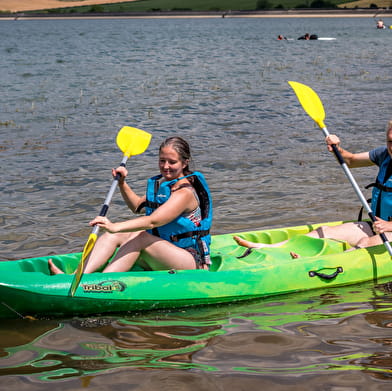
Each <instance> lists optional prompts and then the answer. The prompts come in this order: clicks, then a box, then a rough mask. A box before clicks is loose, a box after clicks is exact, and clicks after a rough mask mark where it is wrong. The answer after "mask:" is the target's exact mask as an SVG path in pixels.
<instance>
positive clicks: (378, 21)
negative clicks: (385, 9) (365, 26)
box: [376, 19, 385, 29]
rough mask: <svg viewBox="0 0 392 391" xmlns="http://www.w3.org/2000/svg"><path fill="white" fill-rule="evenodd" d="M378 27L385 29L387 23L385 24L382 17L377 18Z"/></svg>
mask: <svg viewBox="0 0 392 391" xmlns="http://www.w3.org/2000/svg"><path fill="white" fill-rule="evenodd" d="M376 28H378V29H385V24H384V21H383V20H382V19H379V20H377V25H376Z"/></svg>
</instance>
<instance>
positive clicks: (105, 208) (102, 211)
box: [99, 204, 109, 216]
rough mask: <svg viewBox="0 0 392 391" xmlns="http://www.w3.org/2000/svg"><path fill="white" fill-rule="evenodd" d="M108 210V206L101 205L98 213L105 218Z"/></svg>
mask: <svg viewBox="0 0 392 391" xmlns="http://www.w3.org/2000/svg"><path fill="white" fill-rule="evenodd" d="M108 210H109V205H106V204H104V205H102V209H101V211H100V212H99V215H100V216H106V213H108Z"/></svg>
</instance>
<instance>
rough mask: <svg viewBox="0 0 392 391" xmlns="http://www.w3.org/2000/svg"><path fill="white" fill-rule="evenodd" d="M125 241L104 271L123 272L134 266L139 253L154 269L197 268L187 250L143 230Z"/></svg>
mask: <svg viewBox="0 0 392 391" xmlns="http://www.w3.org/2000/svg"><path fill="white" fill-rule="evenodd" d="M135 234H136V235H134V237H132V238H131V239H130V240H128V241H127V242H126V243H124V244H123V245H122V246H121V247H120V249H119V250H118V252H117V254H116V255H115V257H114V258H113V260H112V261H111V262H110V264H109V265H108V266H106V268H105V270H104V272H122V271H127V270H129V269H131V268H132V266H133V265H134V264H135V262H136V261H137V259H138V257H139V255H141V258H142V259H143V262H144V263H146V264H147V265H148V266H149V267H150V268H151V269H152V270H167V269H178V270H186V269H195V268H196V263H195V260H194V258H193V256H192V255H191V254H190V253H189V252H188V251H186V250H184V249H182V248H180V247H177V246H175V245H174V244H172V243H169V242H168V241H166V240H163V239H161V238H158V237H156V236H153V235H151V234H149V233H148V232H145V231H141V232H137V233H135Z"/></svg>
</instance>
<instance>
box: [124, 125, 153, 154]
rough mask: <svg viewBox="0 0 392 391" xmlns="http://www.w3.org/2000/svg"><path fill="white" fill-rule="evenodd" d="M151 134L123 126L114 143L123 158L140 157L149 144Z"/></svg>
mask: <svg viewBox="0 0 392 391" xmlns="http://www.w3.org/2000/svg"><path fill="white" fill-rule="evenodd" d="M150 140H151V134H150V133H147V132H145V131H144V130H141V129H138V128H132V127H131V126H124V127H122V128H121V130H120V131H119V132H118V134H117V138H116V142H117V145H118V147H119V148H120V149H121V151H123V153H124V155H125V156H128V157H130V156H134V155H140V154H141V153H143V152H144V151H145V150H146V149H147V147H148V145H149V144H150Z"/></svg>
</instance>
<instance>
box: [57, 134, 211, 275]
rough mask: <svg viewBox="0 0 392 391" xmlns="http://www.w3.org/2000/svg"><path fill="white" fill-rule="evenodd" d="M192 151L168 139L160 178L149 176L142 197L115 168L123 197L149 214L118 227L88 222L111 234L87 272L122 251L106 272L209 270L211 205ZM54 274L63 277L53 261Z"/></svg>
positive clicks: (103, 219) (161, 158) (178, 140)
mask: <svg viewBox="0 0 392 391" xmlns="http://www.w3.org/2000/svg"><path fill="white" fill-rule="evenodd" d="M190 161H191V152H190V148H189V145H188V143H187V142H186V141H185V140H184V139H182V138H180V137H171V138H168V139H167V140H165V141H164V142H163V143H162V144H161V146H160V148H159V170H160V175H157V176H155V177H153V178H150V179H149V180H148V182H147V192H146V195H144V196H138V195H137V194H136V193H134V192H133V190H132V189H131V188H130V186H129V185H128V184H127V183H126V180H125V179H126V176H127V174H128V172H127V170H126V168H125V167H119V168H117V169H113V170H112V175H113V177H115V176H116V174H117V173H120V174H121V179H120V180H119V187H120V190H121V195H122V197H123V199H124V201H125V203H126V204H127V205H128V207H129V208H130V209H131V210H132V212H134V213H138V212H139V211H140V210H141V209H143V208H144V209H145V213H146V214H145V216H142V217H138V218H135V219H132V220H127V221H123V222H118V223H112V222H111V221H110V220H109V219H108V218H106V217H102V216H98V217H96V218H95V219H93V220H92V221H91V222H90V225H91V226H95V225H99V227H101V228H104V229H105V230H106V231H107V232H105V233H104V234H103V235H101V236H100V237H99V238H98V240H97V242H96V244H95V246H94V248H93V250H92V252H91V254H90V255H89V257H88V259H87V260H86V264H87V265H86V268H85V271H84V273H92V272H94V271H96V270H98V269H100V268H101V267H102V266H104V265H105V264H106V262H107V261H108V260H109V259H110V258H111V257H112V255H113V254H114V252H115V250H116V249H117V248H118V252H117V253H116V255H115V256H114V257H113V259H112V260H111V261H110V263H109V264H108V265H106V266H105V268H104V270H103V271H104V272H125V271H128V270H130V269H131V268H132V266H133V265H134V264H135V263H136V262H138V264H139V265H140V266H142V267H143V268H145V269H146V270H169V269H183V270H185V269H208V266H209V264H210V257H209V246H210V241H211V237H210V232H209V231H210V227H211V222H212V201H211V194H210V191H209V189H208V185H207V182H206V180H205V178H204V176H203V175H202V174H201V173H199V172H196V171H195V172H192V171H190V169H189V163H190ZM49 267H50V271H51V272H52V273H53V274H59V273H63V272H62V270H60V269H59V268H58V267H57V266H56V265H55V264H54V263H53V262H52V260H49Z"/></svg>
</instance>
